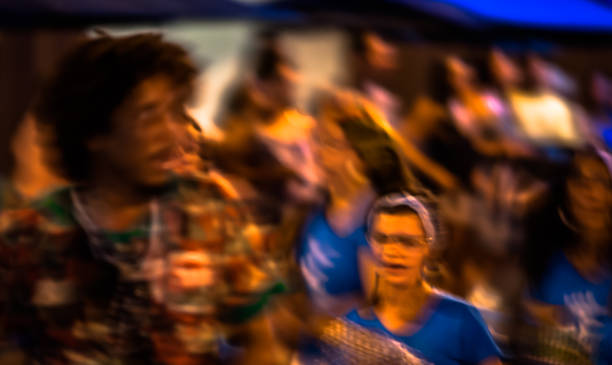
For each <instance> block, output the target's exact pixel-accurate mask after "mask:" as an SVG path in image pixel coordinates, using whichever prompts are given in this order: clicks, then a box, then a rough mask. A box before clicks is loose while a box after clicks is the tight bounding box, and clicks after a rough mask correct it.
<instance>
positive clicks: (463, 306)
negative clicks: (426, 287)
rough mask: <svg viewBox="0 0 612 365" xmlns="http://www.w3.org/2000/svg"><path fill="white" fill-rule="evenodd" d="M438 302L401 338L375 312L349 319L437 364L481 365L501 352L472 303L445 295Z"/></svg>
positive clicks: (349, 317) (351, 313) (351, 316)
mask: <svg viewBox="0 0 612 365" xmlns="http://www.w3.org/2000/svg"><path fill="white" fill-rule="evenodd" d="M436 297H437V298H436V299H437V301H436V302H435V304H434V305H433V308H431V313H430V317H429V318H428V319H427V320H426V321H425V323H424V324H423V325H422V327H421V328H420V329H419V330H418V331H416V332H415V333H414V334H412V335H409V336H400V335H396V334H393V333H391V332H390V331H389V330H387V329H386V328H385V327H384V325H383V324H382V323H381V322H380V320H379V319H378V318H377V317H376V315H375V314H374V312H373V311H370V316H371V318H363V317H362V316H361V315H360V314H359V312H357V311H356V310H353V311H352V312H350V313H349V314H348V315H347V316H346V318H347V319H348V320H349V321H352V322H354V323H356V324H358V325H361V326H363V327H366V328H368V329H370V330H373V331H376V332H379V333H383V334H386V335H388V336H391V337H392V338H394V339H395V340H397V341H400V342H402V343H404V344H406V345H407V346H409V347H410V348H412V349H414V350H416V352H418V353H419V355H420V356H421V357H422V358H423V359H425V360H427V361H429V362H431V363H433V364H436V365H456V364H478V363H480V362H481V361H483V360H486V359H488V358H491V357H497V358H500V357H501V352H500V350H499V348H498V347H497V345H496V344H495V342H494V341H493V338H492V337H491V334H490V333H489V331H488V330H487V325H486V324H485V323H484V321H483V319H482V317H481V316H480V313H479V312H478V310H477V309H476V308H474V307H473V306H471V305H470V304H468V303H466V302H464V301H462V300H459V299H456V298H453V297H451V296H448V295H444V294H436Z"/></svg>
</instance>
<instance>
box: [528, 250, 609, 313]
mask: <svg viewBox="0 0 612 365" xmlns="http://www.w3.org/2000/svg"><path fill="white" fill-rule="evenodd" d="M611 288H612V275H609V274H608V275H606V276H605V277H603V278H601V279H600V280H599V281H597V282H591V281H589V280H587V279H586V278H584V277H583V276H582V275H580V273H579V272H578V271H577V270H576V268H575V267H574V265H572V264H571V263H570V262H569V260H568V259H567V257H566V256H565V255H564V254H563V253H558V254H556V255H554V256H553V257H552V259H551V261H550V264H549V268H548V270H547V271H546V273H545V275H544V276H543V278H542V280H541V281H540V283H539V285H538V286H537V287H536V288H532V290H531V296H532V298H534V299H537V300H539V301H541V302H543V303H548V304H554V305H561V306H571V305H573V304H575V303H574V302H575V301H576V300H579V299H581V298H582V297H583V296H584V297H585V299H586V300H587V301H588V300H589V299H588V298H590V297H591V295H592V298H594V299H595V302H596V303H597V304H598V305H599V306H604V307H606V306H607V305H608V301H609V300H610V289H611ZM591 304H593V303H591Z"/></svg>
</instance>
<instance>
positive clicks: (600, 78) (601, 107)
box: [582, 71, 612, 150]
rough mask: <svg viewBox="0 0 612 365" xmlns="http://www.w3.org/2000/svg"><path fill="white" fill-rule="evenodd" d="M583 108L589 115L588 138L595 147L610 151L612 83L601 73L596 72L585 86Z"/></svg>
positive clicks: (611, 139)
mask: <svg viewBox="0 0 612 365" xmlns="http://www.w3.org/2000/svg"><path fill="white" fill-rule="evenodd" d="M583 93H584V94H585V98H584V100H583V104H582V105H583V106H584V107H585V109H586V113H587V114H588V116H587V117H588V119H589V121H588V123H587V125H586V135H587V136H586V137H587V139H588V141H589V143H591V144H592V145H593V146H595V147H597V148H600V149H607V150H610V148H611V146H612V102H611V101H612V100H610V99H611V95H612V82H611V81H610V78H609V77H607V75H605V74H604V73H603V72H601V71H595V72H593V73H591V74H590V75H589V77H588V80H587V82H586V84H585V85H584V90H583Z"/></svg>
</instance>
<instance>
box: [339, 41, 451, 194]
mask: <svg viewBox="0 0 612 365" xmlns="http://www.w3.org/2000/svg"><path fill="white" fill-rule="evenodd" d="M350 36H351V39H350V42H351V43H350V46H351V55H350V56H351V57H350V58H349V60H350V63H351V65H352V73H353V75H352V76H353V80H352V84H353V88H354V89H355V91H356V92H357V93H358V94H359V95H361V96H362V97H363V98H364V99H366V100H368V102H369V103H371V108H372V109H375V110H376V112H375V113H374V114H379V116H378V117H377V118H376V119H377V121H378V122H379V123H380V124H381V125H382V126H383V127H384V128H386V129H387V130H388V132H389V133H390V134H392V135H393V136H394V139H395V140H396V142H397V143H398V147H399V148H400V151H401V153H402V154H403V155H404V156H405V158H406V159H407V161H408V162H409V164H410V165H411V168H412V169H413V170H415V171H417V172H419V173H420V174H421V175H423V176H425V177H427V179H428V181H430V182H431V183H432V185H434V186H435V187H436V188H437V189H442V190H447V189H453V188H456V187H457V181H456V179H455V177H454V176H453V175H452V174H451V173H449V172H448V171H447V170H446V169H445V167H444V166H441V165H439V164H438V163H437V162H436V161H435V160H433V159H431V158H430V157H429V156H428V155H427V154H426V153H423V151H421V150H420V149H419V148H418V146H417V145H415V144H414V143H413V141H412V140H411V138H410V136H409V135H405V133H404V129H405V127H404V124H405V123H404V121H403V119H404V115H403V113H404V106H403V105H402V103H401V99H400V97H399V96H398V95H395V94H394V93H393V92H392V91H391V90H389V86H388V85H390V84H392V83H393V82H392V81H393V79H394V78H395V73H396V72H398V71H399V70H400V68H401V67H400V66H401V65H400V63H399V62H400V59H399V54H398V52H399V50H398V49H397V46H396V44H394V42H393V41H391V40H390V39H385V38H384V37H383V36H382V35H381V34H378V33H375V32H372V31H353V32H352V33H351V34H350Z"/></svg>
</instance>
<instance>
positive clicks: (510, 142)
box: [445, 56, 527, 158]
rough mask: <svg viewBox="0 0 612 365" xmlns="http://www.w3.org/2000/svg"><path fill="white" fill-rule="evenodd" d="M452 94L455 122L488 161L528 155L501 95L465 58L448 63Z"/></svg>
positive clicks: (452, 112)
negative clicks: (490, 87)
mask: <svg viewBox="0 0 612 365" xmlns="http://www.w3.org/2000/svg"><path fill="white" fill-rule="evenodd" d="M445 65H446V69H447V75H448V76H447V77H448V80H447V81H448V82H449V84H450V88H451V95H449V99H448V100H447V101H446V102H447V103H448V108H449V111H450V114H451V116H452V118H453V121H454V123H455V125H456V127H457V130H459V131H460V132H461V133H462V134H463V135H464V136H465V137H467V138H468V139H469V140H470V142H471V143H472V146H473V147H474V149H475V150H476V151H478V153H480V154H481V155H482V156H483V157H485V158H499V157H506V156H508V157H513V156H517V155H524V154H527V151H526V150H525V148H524V147H523V146H521V145H520V144H519V143H518V142H517V141H516V133H515V132H514V130H513V125H512V114H511V112H510V110H508V108H507V106H506V104H505V101H504V100H503V99H502V98H501V96H500V95H499V94H497V93H495V92H493V91H492V90H487V89H486V88H485V87H484V85H482V81H481V80H479V78H478V70H477V69H474V67H473V66H472V65H469V64H467V63H466V62H465V61H463V60H462V59H460V58H458V57H456V56H451V57H448V58H447V59H446V60H445Z"/></svg>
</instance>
